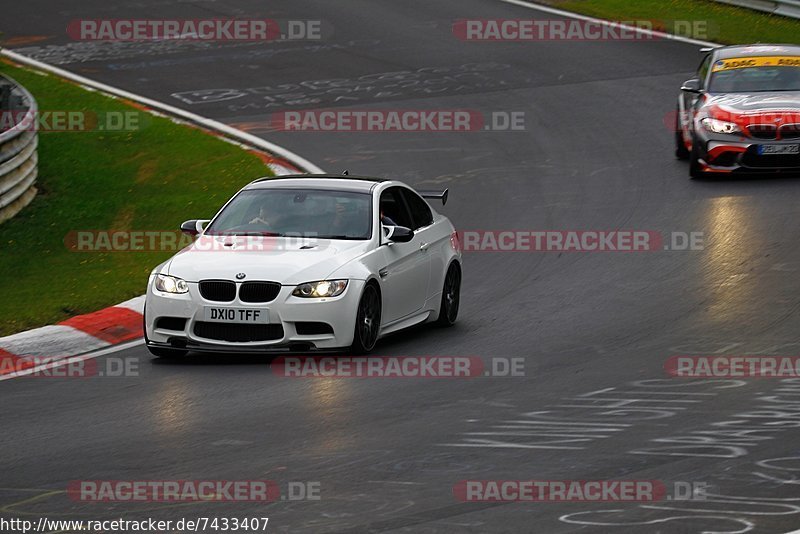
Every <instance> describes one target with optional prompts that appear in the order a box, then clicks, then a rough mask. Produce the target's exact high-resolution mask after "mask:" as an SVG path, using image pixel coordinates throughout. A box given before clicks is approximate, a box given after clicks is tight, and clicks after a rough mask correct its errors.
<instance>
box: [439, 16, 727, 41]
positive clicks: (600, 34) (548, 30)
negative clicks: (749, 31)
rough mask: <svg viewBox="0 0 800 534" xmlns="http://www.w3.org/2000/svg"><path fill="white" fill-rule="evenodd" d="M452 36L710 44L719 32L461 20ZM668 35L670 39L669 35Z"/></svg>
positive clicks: (631, 24)
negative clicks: (696, 41) (669, 40)
mask: <svg viewBox="0 0 800 534" xmlns="http://www.w3.org/2000/svg"><path fill="white" fill-rule="evenodd" d="M452 31H453V35H454V36H455V37H456V38H457V39H460V40H462V41H478V42H480V41H512V42H519V41H528V42H539V41H654V40H659V39H665V38H669V35H677V36H680V37H689V38H693V39H705V40H709V39H712V38H713V37H715V36H716V35H718V33H719V31H718V28H717V26H716V24H714V23H713V22H711V21H708V20H648V19H640V20H628V21H608V22H601V21H592V20H578V19H575V20H565V19H460V20H457V21H455V22H454V23H453V29H452ZM668 34H669V35H668Z"/></svg>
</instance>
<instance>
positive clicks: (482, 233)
mask: <svg viewBox="0 0 800 534" xmlns="http://www.w3.org/2000/svg"><path fill="white" fill-rule="evenodd" d="M458 240H459V243H460V246H461V248H462V250H463V251H464V252H653V251H656V250H703V247H704V244H703V242H704V241H703V240H704V235H703V233H702V232H671V233H669V234H666V235H665V234H662V233H661V232H657V231H653V230H500V231H498V230H464V231H459V232H458Z"/></svg>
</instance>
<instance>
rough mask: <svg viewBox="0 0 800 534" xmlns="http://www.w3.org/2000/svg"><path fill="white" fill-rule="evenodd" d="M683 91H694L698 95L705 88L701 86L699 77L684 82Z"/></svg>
mask: <svg viewBox="0 0 800 534" xmlns="http://www.w3.org/2000/svg"><path fill="white" fill-rule="evenodd" d="M681 91H684V92H686V93H694V94H697V95H699V94H700V93H702V92H703V90H702V89H701V88H700V80H699V79H697V78H692V79H691V80H686V81H685V82H683V85H681Z"/></svg>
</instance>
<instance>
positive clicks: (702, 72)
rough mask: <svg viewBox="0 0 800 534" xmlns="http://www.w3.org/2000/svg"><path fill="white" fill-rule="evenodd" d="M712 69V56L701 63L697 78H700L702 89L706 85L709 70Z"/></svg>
mask: <svg viewBox="0 0 800 534" xmlns="http://www.w3.org/2000/svg"><path fill="white" fill-rule="evenodd" d="M710 67H711V54H709V55H707V56H706V57H705V58H703V62H702V63H700V67H699V68H698V69H697V77H698V78H700V85H701V86H702V87H705V85H706V78H707V77H708V69H709V68H710Z"/></svg>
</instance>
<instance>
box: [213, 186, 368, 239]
mask: <svg viewBox="0 0 800 534" xmlns="http://www.w3.org/2000/svg"><path fill="white" fill-rule="evenodd" d="M371 199H372V195H370V194H369V193H353V192H347V191H326V190H309V189H250V190H246V191H242V192H241V193H239V194H238V195H236V197H235V198H234V199H233V200H232V201H231V202H230V203H229V204H228V205H227V206H225V208H224V209H223V210H222V212H221V213H220V214H219V216H217V218H216V220H214V222H213V223H211V224H210V225H209V226H208V228H207V229H206V232H205V233H206V234H207V235H264V236H293V237H295V236H300V237H316V238H322V239H325V238H327V239H369V238H370V236H371V234H372V223H371V221H372V217H371V213H372V208H371Z"/></svg>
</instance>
